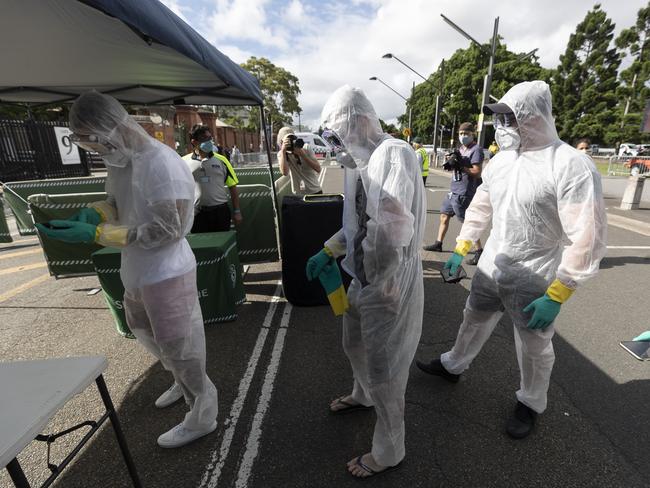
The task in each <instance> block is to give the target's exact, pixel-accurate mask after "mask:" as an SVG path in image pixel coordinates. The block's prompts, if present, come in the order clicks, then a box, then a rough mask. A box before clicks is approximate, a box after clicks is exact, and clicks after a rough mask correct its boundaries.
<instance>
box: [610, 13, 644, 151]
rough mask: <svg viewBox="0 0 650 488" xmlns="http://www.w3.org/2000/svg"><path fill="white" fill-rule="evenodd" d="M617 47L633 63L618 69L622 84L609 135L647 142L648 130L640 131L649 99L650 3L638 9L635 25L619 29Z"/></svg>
mask: <svg viewBox="0 0 650 488" xmlns="http://www.w3.org/2000/svg"><path fill="white" fill-rule="evenodd" d="M616 47H617V48H619V49H620V50H621V52H622V54H623V55H628V56H631V57H632V64H631V65H630V66H629V67H628V68H627V69H624V70H623V71H621V75H620V82H621V84H620V86H619V87H618V90H617V91H616V94H617V96H618V100H619V107H618V110H617V114H616V115H617V119H616V124H615V126H614V128H613V130H612V133H613V134H612V135H613V138H614V139H615V140H616V142H617V143H622V142H635V143H648V142H650V134H648V133H642V132H641V123H642V118H643V111H644V109H645V106H646V103H647V101H648V100H649V99H650V88H648V84H649V81H650V3H648V5H647V6H646V7H645V8H642V9H640V10H639V12H638V14H637V19H636V23H635V25H634V26H632V27H630V28H629V29H623V30H622V31H621V33H620V34H619V36H618V37H617V38H616ZM626 108H627V113H626Z"/></svg>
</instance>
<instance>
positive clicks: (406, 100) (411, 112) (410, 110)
mask: <svg viewBox="0 0 650 488" xmlns="http://www.w3.org/2000/svg"><path fill="white" fill-rule="evenodd" d="M368 79H369V80H370V81H378V82H379V83H381V84H382V85H384V86H385V87H386V88H388V89H389V90H390V91H392V92H393V93H394V94H395V95H397V96H398V97H400V98H401V99H402V100H404V101H405V102H406V104H407V106H408V99H407V98H406V97H405V96H403V95H402V94H401V93H400V92H398V91H397V90H395V89H393V88H392V87H391V86H389V85H388V84H386V83H385V82H384V81H383V80H382V79H381V78H378V77H376V76H371V77H370V78H368ZM412 115H413V109H412V108H411V107H409V131H410V130H411V121H412V119H411V117H412ZM406 140H407V141H408V142H411V135H410V134H409V135H408V137H407V138H406Z"/></svg>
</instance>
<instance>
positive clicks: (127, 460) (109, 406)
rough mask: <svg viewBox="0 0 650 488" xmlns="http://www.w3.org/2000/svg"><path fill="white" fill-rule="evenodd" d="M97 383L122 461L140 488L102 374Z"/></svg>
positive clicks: (135, 484)
mask: <svg viewBox="0 0 650 488" xmlns="http://www.w3.org/2000/svg"><path fill="white" fill-rule="evenodd" d="M95 382H96V383H97V388H98V389H99V394H100V395H101V397H102V400H103V401H104V406H105V407H106V411H107V412H108V416H109V418H110V419H111V424H112V425H113V430H114V431H115V437H117V443H118V444H119V445H120V450H121V451H122V456H124V462H125V463H126V467H127V468H128V470H129V474H130V475H131V480H132V481H133V486H135V487H136V488H142V484H141V483H140V478H139V477H138V472H137V471H136V469H135V464H134V463H133V458H131V453H130V452H129V447H128V446H127V444H126V438H125V437H124V433H123V432H122V427H121V426H120V421H119V420H118V418H117V413H115V407H114V406H113V401H112V400H111V396H110V395H109V393H108V388H107V387H106V382H105V381H104V376H103V375H101V374H100V375H99V376H98V377H97V379H96V380H95Z"/></svg>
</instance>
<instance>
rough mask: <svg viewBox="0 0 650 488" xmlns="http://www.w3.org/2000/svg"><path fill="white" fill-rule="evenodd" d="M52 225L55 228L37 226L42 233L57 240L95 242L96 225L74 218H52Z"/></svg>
mask: <svg viewBox="0 0 650 488" xmlns="http://www.w3.org/2000/svg"><path fill="white" fill-rule="evenodd" d="M50 225H51V226H52V227H55V228H54V229H50V228H47V227H45V226H44V225H42V224H36V228H37V229H38V230H39V231H40V232H41V234H43V235H46V236H47V237H49V238H51V239H56V240H57V241H63V242H70V243H78V242H95V235H96V233H97V226H96V225H93V224H87V223H85V222H75V221H72V220H51V221H50Z"/></svg>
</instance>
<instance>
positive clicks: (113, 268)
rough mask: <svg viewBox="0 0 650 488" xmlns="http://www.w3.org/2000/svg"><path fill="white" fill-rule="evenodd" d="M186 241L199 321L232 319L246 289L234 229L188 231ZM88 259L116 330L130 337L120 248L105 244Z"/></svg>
mask: <svg viewBox="0 0 650 488" xmlns="http://www.w3.org/2000/svg"><path fill="white" fill-rule="evenodd" d="M187 241H188V242H189V244H190V247H191V248H192V251H193V252H194V256H195V257H196V271H197V273H196V281H197V288H198V292H199V303H200V304H201V312H202V313H203V323H204V324H205V325H211V324H215V323H219V322H230V321H233V320H236V319H237V309H236V306H237V305H239V304H241V303H244V302H245V301H246V293H245V291H244V282H243V279H242V274H241V265H240V263H239V257H238V254H237V241H236V238H235V232H232V231H229V232H212V233H206V234H190V235H188V236H187ZM92 259H93V263H94V265H95V270H96V272H97V277H98V278H99V283H100V284H101V286H102V289H103V292H104V298H106V302H107V303H108V308H109V309H110V311H111V313H112V314H113V317H114V319H115V324H116V326H117V331H118V332H119V333H120V334H122V335H123V336H125V337H129V338H133V335H132V334H131V331H130V329H129V327H128V325H127V323H126V316H125V313H124V305H123V299H124V286H123V285H122V280H121V279H120V250H119V249H116V248H113V247H107V248H104V249H101V250H99V251H97V252H95V253H93V255H92Z"/></svg>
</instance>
